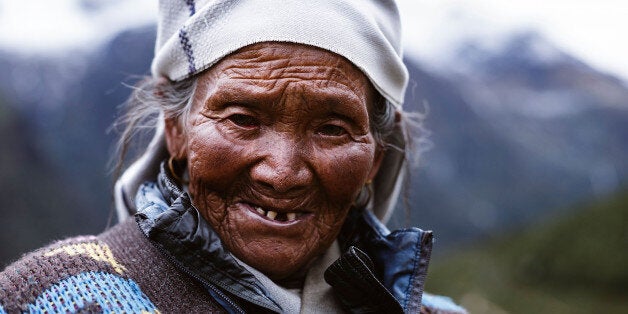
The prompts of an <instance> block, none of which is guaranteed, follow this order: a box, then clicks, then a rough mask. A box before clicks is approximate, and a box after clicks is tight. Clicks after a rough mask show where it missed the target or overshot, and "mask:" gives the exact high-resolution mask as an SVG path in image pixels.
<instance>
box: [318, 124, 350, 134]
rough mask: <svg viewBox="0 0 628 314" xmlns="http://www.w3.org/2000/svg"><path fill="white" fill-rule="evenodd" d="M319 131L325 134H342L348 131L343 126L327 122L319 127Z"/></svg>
mask: <svg viewBox="0 0 628 314" xmlns="http://www.w3.org/2000/svg"><path fill="white" fill-rule="evenodd" d="M318 133H319V134H321V135H325V136H342V135H345V134H346V133H347V131H346V130H345V129H344V128H343V127H341V126H337V125H334V124H325V125H323V126H321V127H320V128H318Z"/></svg>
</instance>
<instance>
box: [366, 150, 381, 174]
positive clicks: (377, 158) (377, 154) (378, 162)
mask: <svg viewBox="0 0 628 314" xmlns="http://www.w3.org/2000/svg"><path fill="white" fill-rule="evenodd" d="M382 160H384V148H382V147H377V150H376V151H375V159H373V166H372V167H371V171H370V172H369V176H368V179H367V180H368V181H373V179H375V176H376V175H377V171H379V166H381V164H382Z"/></svg>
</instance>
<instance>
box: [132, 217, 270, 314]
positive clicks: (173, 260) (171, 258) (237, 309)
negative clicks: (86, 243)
mask: <svg viewBox="0 0 628 314" xmlns="http://www.w3.org/2000/svg"><path fill="white" fill-rule="evenodd" d="M135 222H136V223H137V225H138V227H139V229H140V231H141V232H142V234H144V236H145V237H146V238H147V239H148V240H149V241H151V242H154V241H153V240H151V239H150V237H149V236H148V234H146V233H145V232H144V229H142V227H141V226H140V225H139V223H140V222H139V221H137V220H136V221H135ZM154 247H156V248H157V250H158V251H160V252H161V254H163V255H165V256H166V258H167V259H168V260H169V261H170V262H171V263H172V264H173V265H175V266H176V267H177V269H179V270H180V271H182V272H184V273H185V274H186V275H188V276H190V277H192V278H194V279H196V281H198V282H200V283H201V284H203V286H205V287H207V288H210V289H211V290H212V291H213V292H215V293H216V294H218V295H219V296H220V297H221V298H223V300H224V301H225V302H227V303H229V305H231V306H232V307H233V310H234V311H235V312H236V313H243V314H244V313H246V312H245V311H244V310H243V309H242V308H241V307H240V306H238V305H237V304H236V303H235V302H234V301H233V300H231V298H229V297H228V296H227V295H226V294H224V293H223V292H222V291H220V289H218V287H216V286H215V285H213V284H211V283H209V282H208V281H207V280H205V279H204V278H201V277H200V276H198V275H196V274H195V273H193V272H191V271H189V270H188V269H187V268H186V267H185V266H183V264H182V263H181V262H179V261H178V260H177V259H176V258H174V256H172V255H171V254H170V252H168V251H167V250H166V249H165V248H163V247H162V246H161V245H159V244H158V243H157V245H154ZM247 301H249V302H251V303H253V304H256V305H258V306H261V307H263V308H266V309H269V310H271V311H273V312H275V311H276V310H275V309H271V308H268V307H267V306H265V305H263V304H259V303H258V302H253V301H251V300H247ZM219 303H220V302H219ZM221 305H222V304H221ZM223 307H224V305H223ZM225 310H227V311H229V309H225Z"/></svg>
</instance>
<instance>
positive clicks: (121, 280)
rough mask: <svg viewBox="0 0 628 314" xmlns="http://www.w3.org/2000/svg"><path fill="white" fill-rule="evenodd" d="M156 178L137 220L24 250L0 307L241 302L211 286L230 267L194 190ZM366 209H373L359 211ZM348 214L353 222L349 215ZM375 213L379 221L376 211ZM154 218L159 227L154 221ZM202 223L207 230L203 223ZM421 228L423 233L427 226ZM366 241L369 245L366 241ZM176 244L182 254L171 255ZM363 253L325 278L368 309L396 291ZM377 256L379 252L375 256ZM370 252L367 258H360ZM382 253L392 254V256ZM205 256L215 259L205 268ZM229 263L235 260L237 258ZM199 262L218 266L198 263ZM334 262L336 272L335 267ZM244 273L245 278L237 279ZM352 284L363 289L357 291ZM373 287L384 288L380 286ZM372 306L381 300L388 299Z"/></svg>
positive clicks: (155, 308) (439, 308) (3, 283)
mask: <svg viewBox="0 0 628 314" xmlns="http://www.w3.org/2000/svg"><path fill="white" fill-rule="evenodd" d="M159 178H160V180H159V182H160V183H161V184H155V183H147V184H145V185H143V187H142V188H141V189H140V191H138V202H139V200H144V203H145V204H144V206H141V208H142V210H141V211H140V212H139V213H138V216H137V217H136V220H137V222H136V221H134V220H135V219H128V220H126V221H124V222H122V223H120V224H118V225H117V226H115V227H113V228H111V229H110V230H108V231H106V232H104V233H102V234H100V235H98V236H85V237H75V238H72V239H68V240H64V241H59V242H56V243H53V244H51V245H49V246H48V247H45V248H43V249H40V250H37V251H34V252H32V253H30V254H28V255H25V256H24V257H23V258H22V259H21V260H19V261H17V262H16V263H14V264H13V265H11V266H9V267H8V268H7V269H5V270H4V271H3V272H2V273H0V314H5V313H26V312H28V313H69V312H72V313H93V312H107V313H111V312H113V313H217V312H218V313H221V312H225V308H226V309H234V307H231V306H229V305H226V304H223V303H220V302H226V301H229V298H227V297H224V295H223V294H224V293H226V292H225V291H222V292H221V291H220V290H219V289H217V287H215V286H212V287H210V286H208V285H210V284H209V283H207V281H206V280H202V279H200V278H205V277H207V276H210V277H211V276H212V274H214V275H218V273H222V274H223V275H225V274H226V273H227V272H225V271H226V269H225V268H219V269H216V268H215V267H218V265H222V266H220V267H226V266H229V263H227V262H226V260H227V259H228V256H223V255H224V254H217V255H216V254H215V253H209V252H207V251H202V250H207V249H209V250H212V251H214V252H222V251H221V250H220V249H219V246H220V243H219V242H220V241H219V240H217V239H216V241H209V240H208V238H213V237H212V236H211V235H210V233H211V230H210V229H208V228H207V227H206V226H204V224H203V223H204V221H201V220H198V221H196V224H195V223H192V222H191V221H190V219H192V218H194V217H197V216H198V213H197V212H195V209H194V208H193V207H191V204H189V203H190V201H189V199H188V198H187V194H185V193H182V192H181V191H176V193H175V190H177V189H176V187H175V186H174V185H173V184H172V182H171V181H170V180H169V179H168V178H167V176H165V175H161V174H160V176H159ZM157 186H159V187H160V189H158V188H157ZM160 191H161V192H160ZM177 195H179V196H177ZM167 200H168V201H167ZM186 204H187V205H186ZM169 206H170V207H169ZM160 213H162V214H163V215H162V214H160ZM186 213H187V214H189V215H187V214H186ZM195 214H196V215H195ZM354 214H356V213H354ZM151 217H152V218H151ZM351 217H352V218H351V219H349V218H348V219H347V222H346V223H345V225H347V226H351V225H355V224H356V223H358V225H360V223H362V224H364V223H367V220H368V219H370V220H373V219H375V218H374V217H372V215H369V214H368V212H363V214H361V215H351ZM359 217H363V218H368V219H367V220H362V218H359ZM358 218H359V219H358ZM155 219H156V220H155ZM355 219H357V220H355ZM192 220H194V219H192ZM350 221H352V222H351V223H349V222H350ZM371 223H373V224H375V225H377V223H375V222H374V221H371ZM155 224H157V225H159V226H160V227H159V228H161V229H154V226H155ZM177 226H178V227H177ZM356 226H357V225H356ZM360 226H362V225H360ZM181 228H183V229H181ZM190 228H191V229H190ZM369 228H370V227H366V226H362V227H359V228H358V229H352V228H349V229H348V230H354V231H355V230H362V231H367V232H366V233H365V234H363V235H362V236H365V237H366V238H364V239H363V240H365V239H367V238H372V237H373V236H375V234H379V232H381V230H380V231H376V229H369ZM377 228H384V227H383V226H379V227H377ZM188 229H189V230H188ZM160 230H161V231H160ZM368 230H370V231H368ZM199 231H202V232H200V233H198V232H199ZM164 232H165V233H164ZM416 232H419V233H420V231H419V230H418V229H417V230H414V231H410V230H407V231H405V232H401V233H395V234H394V235H392V236H393V237H394V238H390V239H388V240H385V239H384V238H378V237H375V239H379V240H377V241H378V242H379V244H373V245H375V246H381V245H382V243H388V244H387V245H385V246H384V247H383V249H384V250H386V249H388V245H392V246H394V247H395V248H397V249H394V250H393V251H391V252H389V253H390V254H392V255H395V254H400V253H401V247H402V246H407V245H408V244H410V247H411V248H414V247H415V246H416V244H413V243H415V242H416V241H417V240H418V239H415V238H413V237H412V235H411V234H414V233H416ZM423 235H426V234H425V233H423ZM348 236H349V237H350V238H355V241H358V242H359V240H358V239H360V238H361V237H360V233H353V232H350V233H348V234H344V236H343V237H344V238H345V239H344V242H347V241H348V238H347V237H348ZM391 239H396V240H394V241H393V240H391ZM401 239H406V240H407V241H410V242H409V243H405V242H403V241H402V242H401V244H399V243H398V244H393V243H394V242H395V241H397V240H401ZM412 239H415V240H412ZM421 239H423V238H421ZM426 239H431V237H430V236H428V237H427V238H426ZM189 241H192V242H194V243H196V244H199V243H201V244H203V243H204V245H205V244H206V245H207V246H206V247H205V246H204V245H201V246H198V245H197V246H194V247H196V248H192V246H189V245H190V243H189ZM198 241H200V242H198ZM207 241H209V242H207ZM352 241H353V240H352ZM371 241H372V240H371ZM389 241H393V242H389ZM420 241H423V240H420ZM197 242H198V243H197ZM358 242H355V243H358ZM397 242H398V241H397ZM369 243H370V242H369ZM185 244H187V245H188V246H186V245H185ZM417 244H419V243H417ZM361 247H363V248H365V249H367V248H368V246H361ZM199 250H201V251H199ZM175 252H179V254H174V255H173V253H175ZM395 252H397V253H395ZM418 252H422V251H417V253H418ZM349 253H351V254H349ZM372 253H375V252H372ZM181 254H183V255H181ZM208 254H209V255H208ZM212 254H213V255H212ZM363 254H365V253H364V252H362V251H360V250H358V249H357V248H352V249H350V250H349V251H347V252H345V253H344V254H343V256H342V257H341V258H339V259H338V260H337V261H336V262H334V264H333V265H332V266H330V267H329V268H328V269H327V271H326V273H325V281H327V282H328V283H329V284H330V285H332V286H333V287H334V289H335V291H336V292H337V294H336V297H340V298H341V299H342V300H343V301H345V302H350V303H351V304H356V305H358V308H356V309H357V310H359V309H360V308H362V309H365V308H364V307H360V306H361V305H362V304H369V301H368V300H365V299H364V298H372V297H377V298H378V300H380V299H381V300H380V301H382V302H384V301H390V300H392V299H393V296H392V295H391V294H390V292H385V291H382V290H381V289H385V288H384V286H382V284H381V282H379V280H380V279H376V278H375V277H373V273H372V272H371V270H370V269H373V265H371V264H372V261H371V260H370V259H369V258H368V257H367V256H363ZM413 254H415V253H413ZM210 256H213V257H210ZM229 256H230V255H229ZM376 256H377V255H373V257H376ZM385 256H388V255H385ZM412 256H414V255H412ZM181 258H185V259H181ZM356 258H357V259H356ZM380 258H381V256H380ZM393 260H395V259H393ZM186 261H187V262H186ZM364 261H367V263H366V264H363V262H364ZM410 261H414V262H413V263H411V264H412V265H410V266H412V268H413V269H419V270H425V269H424V268H416V267H424V266H426V265H423V266H420V265H415V264H414V263H416V262H417V261H418V260H417V259H416V256H414V257H413V259H412V260H410ZM182 262H183V263H182ZM206 263H209V264H206ZM378 263H380V265H381V263H384V264H387V262H385V261H379V262H378ZM367 264H368V265H370V266H368V265H367ZM419 264H420V263H419ZM185 265H187V266H185ZM208 266H211V267H209V268H208ZM389 266H390V267H391V269H389V271H392V274H397V275H396V276H401V275H402V274H404V271H403V270H402V269H398V267H403V266H401V264H394V263H393V264H390V265H389ZM186 267H188V268H186ZM189 267H192V268H191V269H190V268H189ZM212 267H214V268H212ZM230 267H231V268H233V267H234V265H231V266H230ZM356 267H357V268H356ZM364 267H366V268H364ZM201 269H204V270H205V272H206V271H210V272H211V273H209V274H208V273H200V274H199V273H197V271H199V270H201ZM387 269H388V268H387ZM231 270H232V271H231V272H228V273H229V274H231V275H229V276H234V277H230V280H232V281H233V280H236V281H239V280H244V281H247V282H248V283H249V284H250V283H251V278H248V279H245V278H247V276H252V274H251V273H249V272H248V271H245V270H243V269H242V270H240V271H238V270H234V269H231ZM360 270H362V272H360ZM356 271H358V272H357V273H356ZM364 271H367V273H364ZM216 272H218V273H216ZM327 272H330V274H329V275H330V276H329V277H328V274H327ZM238 276H240V277H242V278H240V279H237V277H238ZM347 276H349V277H347ZM381 276H383V278H384V280H386V278H389V277H390V275H388V276H389V277H386V276H387V275H383V274H382V275H381ZM421 276H422V275H421ZM223 279H224V278H223ZM389 279H390V278H389ZM423 280H424V278H423V279H421V280H419V281H417V283H418V284H419V286H416V287H418V288H420V289H421V290H420V291H422V283H423ZM254 281H255V280H254ZM243 284H244V283H243ZM356 284H357V286H355V285H356ZM364 284H366V285H364ZM389 285H391V284H389ZM392 285H393V286H394V284H392ZM355 287H359V289H361V290H360V291H354V290H355ZM397 287H398V286H397ZM409 287H412V286H409ZM416 287H415V288H416ZM228 288H229V289H228V290H229V291H230V292H231V293H236V292H237V294H236V295H234V296H236V297H241V298H244V297H245V295H244V294H247V293H248V294H250V293H251V291H249V290H246V291H245V290H238V289H236V287H235V286H229V287H228ZM364 289H366V290H369V291H370V292H367V291H365V290H364ZM378 289H379V290H378ZM254 290H255V291H257V292H255V293H262V295H261V296H263V297H268V295H267V294H266V292H263V291H264V287H259V289H254ZM260 291H261V292H260ZM375 291H379V292H383V293H375ZM386 295H388V297H386ZM261 296H260V297H261ZM419 296H420V295H419ZM304 297H305V296H304ZM251 298H253V299H255V298H257V296H255V295H253V296H251V295H249V297H248V299H249V300H251ZM347 298H349V299H347ZM355 298H358V299H355ZM240 301H242V300H240ZM396 302H397V301H394V302H393V303H395V304H393V303H391V307H399V304H396ZM419 302H420V303H419V304H418V306H416V307H414V310H412V311H417V310H418V309H419V308H420V310H421V313H443V314H444V313H465V311H464V309H462V308H460V307H458V306H456V305H455V304H454V303H453V302H451V300H450V299H448V298H444V297H438V296H433V295H430V294H427V293H423V298H422V301H421V299H419ZM386 304H388V303H386ZM421 304H422V306H421ZM240 305H241V307H237V306H236V307H235V308H240V309H241V310H244V311H249V310H254V311H255V312H259V311H260V310H266V311H268V308H266V309H264V308H261V307H255V306H253V305H252V304H249V305H250V306H247V305H246V303H241V304H240ZM375 308H381V306H379V307H377V306H376V307H375ZM384 308H388V307H384ZM372 309H373V308H371V310H372ZM399 310H401V309H400V308H399V309H398V311H399Z"/></svg>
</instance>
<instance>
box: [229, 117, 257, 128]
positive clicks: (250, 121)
mask: <svg viewBox="0 0 628 314" xmlns="http://www.w3.org/2000/svg"><path fill="white" fill-rule="evenodd" d="M228 119H229V120H230V121H231V122H233V123H234V124H235V125H237V126H241V127H243V128H254V127H258V126H259V124H260V123H259V121H258V120H257V119H256V118H255V117H252V116H248V115H245V114H232V115H230V116H229V118H228Z"/></svg>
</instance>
